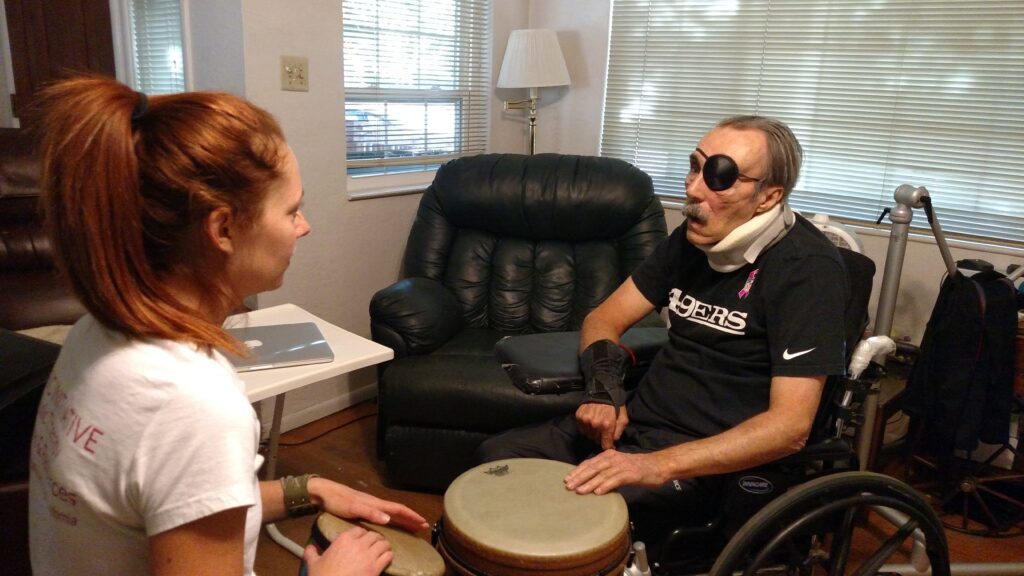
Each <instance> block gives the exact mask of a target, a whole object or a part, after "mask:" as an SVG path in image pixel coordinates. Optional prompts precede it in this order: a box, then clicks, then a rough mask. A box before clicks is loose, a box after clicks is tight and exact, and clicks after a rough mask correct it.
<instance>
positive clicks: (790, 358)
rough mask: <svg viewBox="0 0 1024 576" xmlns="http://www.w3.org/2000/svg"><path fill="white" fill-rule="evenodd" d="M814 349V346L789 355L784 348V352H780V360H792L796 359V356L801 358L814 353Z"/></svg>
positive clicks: (787, 349) (787, 350)
mask: <svg viewBox="0 0 1024 576" xmlns="http://www.w3.org/2000/svg"><path fill="white" fill-rule="evenodd" d="M815 348H817V346H815V347H814V348H808V349H807V350H801V351H799V352H793V353H792V354H790V352H789V348H786V349H785V350H783V351H782V359H783V360H792V359H793V358H796V357H798V356H803V355H804V354H808V353H810V352H814V350H815Z"/></svg>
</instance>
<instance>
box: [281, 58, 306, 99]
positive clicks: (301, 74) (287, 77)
mask: <svg viewBox="0 0 1024 576" xmlns="http://www.w3.org/2000/svg"><path fill="white" fill-rule="evenodd" d="M281 90H294V91H298V92H309V58H306V57H305V56H281Z"/></svg>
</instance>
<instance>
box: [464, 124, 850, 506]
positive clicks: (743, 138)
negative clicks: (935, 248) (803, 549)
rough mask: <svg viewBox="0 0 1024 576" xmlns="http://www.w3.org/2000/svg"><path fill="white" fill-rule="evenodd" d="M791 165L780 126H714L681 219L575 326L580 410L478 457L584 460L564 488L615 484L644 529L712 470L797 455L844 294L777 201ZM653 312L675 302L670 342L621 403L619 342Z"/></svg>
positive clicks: (688, 499) (826, 249) (814, 237)
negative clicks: (582, 390)
mask: <svg viewBox="0 0 1024 576" xmlns="http://www.w3.org/2000/svg"><path fill="white" fill-rule="evenodd" d="M800 162H801V148H800V144H799V143H798V142H797V140H796V137H795V136H794V135H793V133H792V132H791V131H790V130H789V128H788V127H787V126H785V125H784V124H782V123H781V122H778V121H776V120H772V119H769V118H763V117H758V116H742V117H735V118H729V119H726V120H723V121H722V122H720V123H719V124H718V125H717V126H715V127H714V129H712V130H711V131H710V132H708V133H707V134H706V135H705V136H704V137H703V138H702V139H701V140H700V142H699V143H698V144H697V147H696V148H695V149H694V151H693V153H692V154H690V171H689V173H688V174H687V176H686V203H685V205H684V207H683V213H684V215H685V216H686V221H685V222H684V224H683V225H682V226H680V227H679V228H678V229H676V230H675V231H674V232H673V233H672V234H671V235H670V236H669V238H667V239H666V240H665V241H664V242H663V243H662V244H661V245H660V246H659V247H658V248H657V249H656V251H655V252H654V254H653V255H652V256H651V257H650V258H649V259H648V260H647V261H646V262H644V263H643V264H642V265H641V266H640V267H639V268H637V270H636V271H635V272H634V273H633V275H632V276H631V277H630V278H629V279H627V280H626V281H625V282H624V283H623V284H622V286H620V287H619V288H618V289H617V290H616V291H615V292H614V293H613V294H612V295H611V296H610V297H609V298H608V299H607V300H606V301H605V302H604V303H602V304H601V305H600V306H599V307H598V308H597V309H595V310H594V311H593V312H592V313H591V314H590V315H589V316H588V317H587V318H586V320H585V321H584V323H583V329H582V335H581V340H580V350H581V353H580V365H581V367H582V369H583V374H584V379H585V381H586V388H587V397H586V399H585V400H584V402H583V404H581V405H580V407H579V409H578V410H577V411H576V413H575V414H574V415H569V416H566V417H563V418H561V419H558V420H555V421H553V422H548V423H544V424H540V425H535V426H530V427H526V428H520V429H516V430H512V431H509V432H506V433H504V434H502V435H500V436H497V437H495V438H492V439H490V440H489V441H487V442H485V443H484V444H483V445H481V447H480V449H479V450H478V453H477V456H478V458H479V459H480V461H482V462H487V461H492V460H497V459H501V458H510V457H537V458H550V459H555V460H561V461H565V462H570V463H574V464H576V463H579V465H578V466H577V467H576V468H575V469H573V470H572V472H571V473H569V475H568V476H567V477H566V478H565V485H566V487H567V488H569V489H571V490H575V491H576V492H579V493H581V494H583V493H589V492H594V493H598V494H601V493H605V492H608V491H610V490H615V489H618V490H619V492H620V493H622V495H623V496H624V497H625V498H626V501H627V503H628V504H629V506H630V514H631V516H632V517H633V518H634V520H635V521H637V523H638V525H639V526H644V525H646V526H652V525H657V524H659V523H661V522H660V521H658V520H655V519H664V518H666V516H667V517H674V518H675V519H676V521H678V518H679V517H680V515H687V514H695V513H696V514H706V515H710V514H709V513H710V511H709V510H708V509H707V508H708V506H709V505H711V506H713V505H714V502H715V498H714V495H715V494H716V493H717V490H718V488H719V485H720V484H721V480H720V478H719V477H717V476H716V475H721V474H725V473H729V472H734V471H738V470H743V469H747V468H751V467H754V466H758V465H760V464H764V463H767V462H770V461H772V460H775V459H778V458H780V457H783V456H786V455H788V454H791V453H793V452H796V451H798V450H799V449H800V448H801V447H802V446H803V445H804V443H805V442H806V440H807V438H808V435H809V433H810V429H811V425H812V423H813V420H814V415H815V411H816V409H817V406H818V402H819V399H820V397H821V392H822V388H823V385H824V381H825V378H826V377H827V376H828V375H832V374H842V373H844V372H845V353H844V349H845V343H844V337H843V316H844V307H845V302H846V300H847V293H848V289H847V284H846V281H845V271H844V268H843V264H842V260H841V258H840V256H839V254H838V253H837V251H836V249H835V248H834V247H833V246H832V244H831V243H830V242H829V241H828V239H827V238H825V237H824V235H822V234H821V233H820V232H819V231H818V230H817V229H815V228H814V226H813V225H812V224H811V223H809V222H808V221H807V220H805V219H803V218H802V217H800V216H798V215H796V214H794V213H793V212H792V211H791V210H790V209H789V207H788V205H787V204H786V200H787V197H788V194H789V192H790V191H791V190H792V188H793V186H794V185H795V184H796V181H797V177H798V176H799V169H800ZM656 307H667V309H668V318H669V323H670V328H669V343H668V344H667V345H666V346H665V347H664V348H663V349H662V350H661V351H660V352H659V354H658V356H657V357H656V358H655V360H654V362H653V364H652V366H651V368H650V370H649V371H648V373H647V375H646V376H645V377H644V379H643V380H642V381H641V382H640V384H639V386H638V388H637V390H636V392H635V393H634V394H633V395H632V397H630V398H629V400H628V401H626V399H625V394H624V392H623V390H622V373H623V367H624V364H625V361H626V358H628V353H627V352H625V351H624V350H623V349H622V348H620V347H619V346H618V339H619V337H620V336H621V335H622V334H623V333H624V332H625V331H626V329H628V328H629V327H630V326H632V325H633V324H634V323H636V322H637V321H638V320H640V319H641V318H643V317H644V316H646V315H647V314H648V313H650V312H651V311H652V310H654V309H655V308H656ZM623 405H624V409H620V408H621V407H622V406H623ZM684 517H685V516H684Z"/></svg>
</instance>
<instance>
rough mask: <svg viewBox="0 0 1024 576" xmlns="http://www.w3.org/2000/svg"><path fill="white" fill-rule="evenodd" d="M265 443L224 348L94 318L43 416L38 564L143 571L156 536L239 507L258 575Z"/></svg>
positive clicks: (65, 570) (36, 442)
mask: <svg viewBox="0 0 1024 576" xmlns="http://www.w3.org/2000/svg"><path fill="white" fill-rule="evenodd" d="M258 446H259V422H258V420H257V419H256V414H255V412H254V411H253V409H252V406H251V405H250V404H249V402H248V400H247V399H246V396H245V389H244V385H243V383H242V381H241V380H240V379H239V378H238V376H237V375H236V374H235V372H234V370H233V369H232V368H231V365H230V363H228V361H227V360H226V359H225V358H224V357H223V356H222V355H221V354H219V353H216V352H214V353H212V354H207V353H206V352H203V351H201V350H198V349H197V348H196V347H195V346H193V345H190V344H184V343H181V342H175V341H169V340H153V339H142V340H138V339H127V338H126V337H125V336H124V335H122V334H121V333H119V332H116V331H112V330H109V329H107V328H105V327H103V326H102V325H101V324H100V323H99V322H97V321H96V320H95V319H94V318H93V317H92V316H91V315H86V316H85V317H83V318H82V319H81V320H79V321H78V323H77V324H75V326H74V328H73V329H72V330H71V332H70V334H69V335H68V338H67V340H66V341H65V344H64V348H63V349H62V350H61V354H60V357H59V358H58V360H57V363H56V365H55V366H54V369H53V373H52V374H51V375H50V379H49V382H48V383H47V384H46V388H45V390H44V392H43V398H42V401H41V402H40V406H39V412H38V414H37V415H36V423H35V431H34V434H33V438H32V455H31V460H30V462H31V470H30V477H29V481H30V485H29V548H30V549H31V556H32V569H33V573H34V574H35V575H36V576H48V575H50V574H60V575H65V574H78V575H90V574H97V575H99V574H102V575H104V576H106V575H109V574H146V573H149V543H148V538H149V537H150V536H153V535H155V534H159V533H161V532H164V531H166V530H170V529H172V528H176V527H178V526H181V525H183V524H187V523H189V522H192V521H194V520H197V519H199V518H203V517H206V516H209V515H211V514H214V513H217V512H221V511H224V510H228V509H231V508H237V507H240V506H242V507H248V511H247V515H246V529H245V564H244V565H245V573H246V574H252V566H253V561H254V560H255V556H256V541H257V539H258V536H259V527H260V520H261V517H262V508H261V505H260V498H259V482H258V480H257V477H256V470H257V469H258V468H259V466H260V464H261V463H262V456H259V455H258V453H257V449H258Z"/></svg>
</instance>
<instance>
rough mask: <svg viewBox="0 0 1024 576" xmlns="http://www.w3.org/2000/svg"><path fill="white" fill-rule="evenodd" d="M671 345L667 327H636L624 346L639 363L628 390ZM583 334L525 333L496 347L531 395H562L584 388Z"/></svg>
mask: <svg viewBox="0 0 1024 576" xmlns="http://www.w3.org/2000/svg"><path fill="white" fill-rule="evenodd" d="M666 342H668V330H667V329H666V328H665V327H663V326H658V327H646V326H645V327H641V326H634V327H633V328H630V329H629V330H627V331H626V333H625V334H623V335H622V338H621V339H620V343H621V344H622V345H623V346H626V347H627V348H629V349H630V350H632V351H633V355H634V356H635V358H636V364H634V365H633V366H631V367H627V369H626V387H627V388H630V387H632V385H635V384H636V382H637V381H638V380H639V379H640V377H641V376H642V375H643V373H644V372H646V371H647V368H648V367H650V365H651V361H652V360H653V359H654V356H655V355H656V354H657V353H658V351H659V350H661V348H662V346H664V345H665V343H666ZM579 344H580V333H579V331H573V332H549V333H545V334H524V335H522V336H508V337H505V338H502V339H501V340H499V341H498V343H497V344H495V346H494V351H495V352H496V353H497V355H498V359H499V360H500V361H501V367H502V368H504V369H505V373H506V374H508V376H509V378H511V379H512V383H513V384H515V385H516V387H517V388H519V389H520V390H522V391H523V392H526V393H527V394H561V393H563V392H570V391H573V390H582V389H583V375H582V374H581V373H580V365H579V355H578V351H579Z"/></svg>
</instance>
